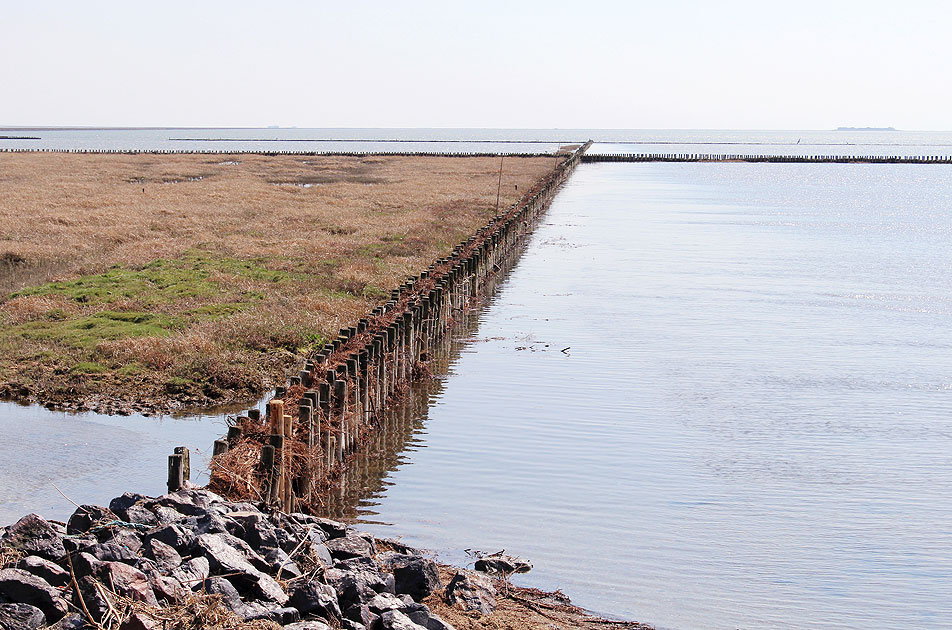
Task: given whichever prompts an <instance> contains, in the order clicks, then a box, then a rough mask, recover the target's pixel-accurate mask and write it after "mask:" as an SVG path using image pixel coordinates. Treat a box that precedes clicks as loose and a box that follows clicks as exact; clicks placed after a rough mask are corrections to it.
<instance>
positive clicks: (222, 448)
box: [212, 440, 228, 457]
mask: <svg viewBox="0 0 952 630" xmlns="http://www.w3.org/2000/svg"><path fill="white" fill-rule="evenodd" d="M227 452H228V441H227V440H215V444H214V445H213V446H212V457H217V456H218V455H224V454H225V453H227Z"/></svg>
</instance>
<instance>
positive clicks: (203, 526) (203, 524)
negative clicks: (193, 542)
mask: <svg viewBox="0 0 952 630" xmlns="http://www.w3.org/2000/svg"><path fill="white" fill-rule="evenodd" d="M228 520H229V519H226V518H225V517H224V516H222V515H220V514H215V513H214V512H206V513H205V514H203V515H201V516H199V517H198V520H197V521H196V522H195V525H194V526H193V527H192V528H191V529H192V531H193V532H194V533H195V535H201V534H228V535H229V536H231V535H232V534H231V533H230V532H229V531H228V525H229V523H228Z"/></svg>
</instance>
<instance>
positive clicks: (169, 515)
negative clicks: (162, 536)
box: [149, 505, 185, 525]
mask: <svg viewBox="0 0 952 630" xmlns="http://www.w3.org/2000/svg"><path fill="white" fill-rule="evenodd" d="M149 510H151V513H152V515H153V516H155V518H156V520H157V521H158V522H159V524H160V525H168V524H170V523H178V522H179V521H183V520H185V515H184V514H182V513H181V512H178V511H176V510H174V509H172V508H170V507H166V506H164V505H154V506H152V507H151V508H149Z"/></svg>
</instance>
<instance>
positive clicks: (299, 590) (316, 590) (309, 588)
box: [289, 580, 341, 621]
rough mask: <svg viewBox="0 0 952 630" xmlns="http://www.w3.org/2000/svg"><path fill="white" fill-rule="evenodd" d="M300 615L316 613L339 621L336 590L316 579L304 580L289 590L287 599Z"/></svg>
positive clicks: (339, 614)
mask: <svg viewBox="0 0 952 630" xmlns="http://www.w3.org/2000/svg"><path fill="white" fill-rule="evenodd" d="M289 603H290V605H291V606H294V607H295V608H297V609H298V610H300V611H301V614H302V615H317V616H318V617H323V618H324V619H332V620H337V621H340V618H341V611H340V605H339V604H338V601H337V591H335V590H334V587H332V586H330V585H329V584H322V583H321V582H318V581H316V580H312V581H309V582H305V583H304V584H301V585H299V586H297V587H296V588H295V589H294V590H293V591H292V592H291V599H290V601H289Z"/></svg>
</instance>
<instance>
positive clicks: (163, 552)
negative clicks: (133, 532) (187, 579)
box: [143, 538, 182, 571]
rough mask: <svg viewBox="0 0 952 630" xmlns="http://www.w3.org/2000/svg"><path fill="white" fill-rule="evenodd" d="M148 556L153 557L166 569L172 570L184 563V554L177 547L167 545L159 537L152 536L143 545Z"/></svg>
mask: <svg viewBox="0 0 952 630" xmlns="http://www.w3.org/2000/svg"><path fill="white" fill-rule="evenodd" d="M143 551H144V552H145V555H146V557H148V558H152V560H154V561H155V563H156V565H158V566H159V568H160V569H162V570H164V571H171V570H172V569H174V568H175V567H178V566H180V565H181V564H182V556H181V554H179V552H178V551H176V550H175V547H173V546H171V545H167V544H165V543H164V542H162V541H161V540H159V539H158V538H150V539H148V540H147V541H146V543H145V545H144V546H143Z"/></svg>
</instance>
